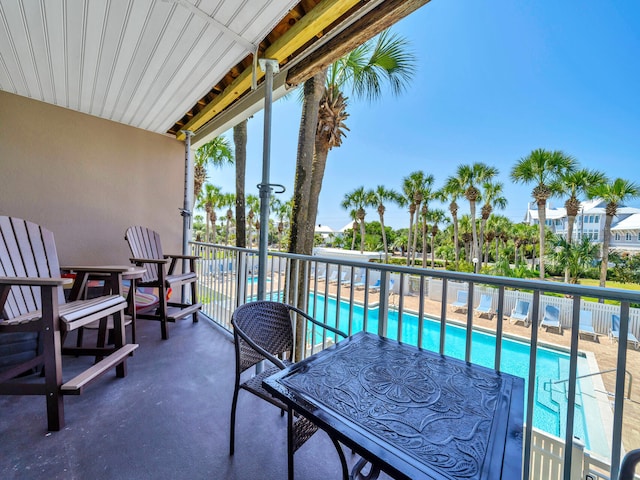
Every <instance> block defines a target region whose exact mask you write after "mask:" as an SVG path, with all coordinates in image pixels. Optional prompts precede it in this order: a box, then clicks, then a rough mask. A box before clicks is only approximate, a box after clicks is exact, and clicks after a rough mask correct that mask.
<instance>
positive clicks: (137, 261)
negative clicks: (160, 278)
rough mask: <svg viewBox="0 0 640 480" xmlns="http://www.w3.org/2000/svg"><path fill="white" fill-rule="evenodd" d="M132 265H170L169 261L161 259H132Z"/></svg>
mask: <svg viewBox="0 0 640 480" xmlns="http://www.w3.org/2000/svg"><path fill="white" fill-rule="evenodd" d="M129 260H130V261H131V263H140V264H142V263H156V264H158V265H164V264H165V263H169V260H166V259H159V258H130V259H129Z"/></svg>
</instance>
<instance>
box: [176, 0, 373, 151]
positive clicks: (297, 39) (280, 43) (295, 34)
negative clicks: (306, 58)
mask: <svg viewBox="0 0 640 480" xmlns="http://www.w3.org/2000/svg"><path fill="white" fill-rule="evenodd" d="M361 1H362V0H324V1H323V2H321V3H319V4H318V5H316V6H315V7H314V8H313V10H311V11H310V12H309V13H307V14H306V15H305V16H304V17H302V18H301V19H300V20H299V21H298V22H297V23H296V24H295V25H294V26H293V27H291V28H290V29H289V30H287V32H286V33H285V34H284V35H282V36H281V37H280V38H278V39H277V40H276V41H275V42H273V44H271V46H269V48H267V50H266V51H265V52H264V55H263V57H265V58H272V59H275V60H277V61H278V63H280V64H282V63H283V62H284V61H285V60H287V58H288V57H289V56H290V55H292V54H294V53H295V52H296V51H297V50H299V49H300V48H302V47H303V46H304V45H305V44H307V43H308V42H309V41H310V40H312V39H313V38H314V37H317V36H319V35H322V33H323V30H324V29H325V28H327V27H329V26H330V25H331V24H332V23H333V22H335V21H336V20H337V19H338V18H340V17H341V16H342V15H344V14H346V13H347V12H349V10H351V9H352V8H353V7H354V6H356V5H357V4H359V3H360V2H361ZM256 74H257V78H258V79H260V78H262V77H263V76H264V72H262V71H261V70H258V72H256ZM251 82H252V68H247V69H245V70H244V71H243V72H242V73H241V74H240V75H238V77H237V78H236V79H235V80H234V81H233V82H232V83H231V84H230V85H229V86H228V87H227V88H225V89H224V91H223V92H222V93H221V94H220V95H218V96H216V98H214V99H213V101H211V102H210V103H209V104H207V105H206V106H205V107H204V108H203V109H202V110H201V111H200V112H198V114H197V115H196V116H194V117H193V118H192V119H191V120H190V121H189V122H188V123H187V124H186V125H184V126H183V127H182V130H191V131H192V132H197V131H198V129H199V128H201V127H202V126H203V125H205V124H206V123H207V122H208V121H209V120H211V119H212V118H213V117H214V116H216V115H217V114H219V113H220V112H222V110H224V109H225V108H227V107H228V106H229V105H231V104H232V103H233V102H234V101H235V100H237V99H238V98H239V97H240V96H241V95H242V94H244V93H245V92H246V91H248V90H249V89H250V88H251ZM176 138H177V139H178V140H184V138H185V134H184V133H182V132H179V133H178V134H177V135H176Z"/></svg>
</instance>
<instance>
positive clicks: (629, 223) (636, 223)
mask: <svg viewBox="0 0 640 480" xmlns="http://www.w3.org/2000/svg"><path fill="white" fill-rule="evenodd" d="M636 210H637V209H636ZM611 230H618V231H620V230H640V213H634V214H633V215H630V216H629V217H627V218H625V219H624V220H621V221H620V222H618V223H617V224H616V225H615V226H613V227H611Z"/></svg>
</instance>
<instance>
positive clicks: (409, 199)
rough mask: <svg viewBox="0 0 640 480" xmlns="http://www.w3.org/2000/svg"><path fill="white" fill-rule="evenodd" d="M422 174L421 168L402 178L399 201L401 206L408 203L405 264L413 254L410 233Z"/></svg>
mask: <svg viewBox="0 0 640 480" xmlns="http://www.w3.org/2000/svg"><path fill="white" fill-rule="evenodd" d="M424 176H425V175H424V172H422V171H421V170H418V171H415V172H412V173H410V174H409V175H408V176H407V177H404V178H403V179H402V194H403V200H402V201H401V203H402V206H404V205H409V231H408V232H407V241H408V242H409V244H408V246H407V249H408V251H407V265H408V266H409V265H411V264H412V260H411V259H412V256H413V252H412V243H411V239H412V234H413V235H415V234H414V233H413V229H414V224H413V219H414V217H415V215H416V211H417V210H418V205H417V204H416V199H417V198H421V197H420V196H419V195H418V194H417V191H418V190H419V188H420V186H421V185H422V183H423V182H424ZM420 201H422V200H420ZM416 224H417V222H416ZM414 243H415V242H414ZM413 249H414V250H415V247H413Z"/></svg>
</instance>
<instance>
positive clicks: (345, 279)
mask: <svg viewBox="0 0 640 480" xmlns="http://www.w3.org/2000/svg"><path fill="white" fill-rule="evenodd" d="M340 285H343V286H345V287H350V286H351V276H350V274H349V272H347V271H344V272H342V275H341V276H340Z"/></svg>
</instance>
